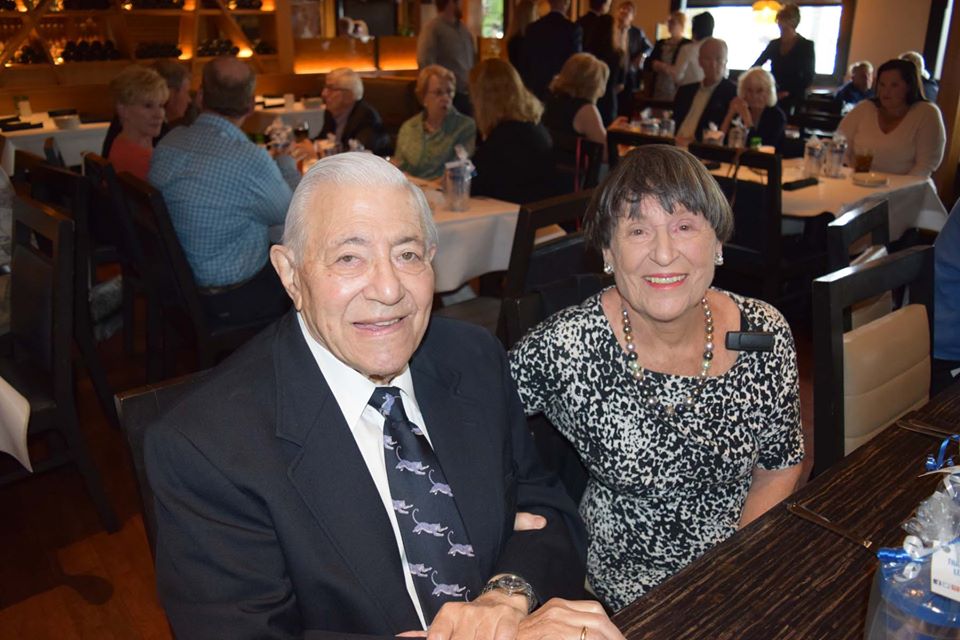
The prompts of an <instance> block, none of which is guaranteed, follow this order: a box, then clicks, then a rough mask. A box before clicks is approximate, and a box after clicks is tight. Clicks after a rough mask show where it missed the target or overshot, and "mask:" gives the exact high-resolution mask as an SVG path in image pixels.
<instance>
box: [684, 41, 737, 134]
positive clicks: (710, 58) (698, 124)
mask: <svg viewBox="0 0 960 640" xmlns="http://www.w3.org/2000/svg"><path fill="white" fill-rule="evenodd" d="M699 62H700V68H701V69H703V80H701V81H700V82H694V83H691V84H685V85H683V86H682V87H680V88H678V89H677V96H676V98H675V99H674V111H673V117H674V120H675V121H676V123H677V144H688V143H689V142H690V141H691V140H697V141H702V140H703V130H704V129H706V128H707V127H709V125H710V123H711V122H712V123H713V124H715V125H717V127H718V128H719V126H720V125H721V124H722V123H723V119H724V117H725V116H726V115H727V109H728V108H729V106H730V101H731V100H733V99H734V98H735V97H736V96H737V85H735V84H734V83H733V82H731V81H730V80H728V79H727V77H726V75H727V43H726V42H724V41H723V40H720V39H719V38H706V39H705V40H704V41H703V44H702V45H700V53H699Z"/></svg>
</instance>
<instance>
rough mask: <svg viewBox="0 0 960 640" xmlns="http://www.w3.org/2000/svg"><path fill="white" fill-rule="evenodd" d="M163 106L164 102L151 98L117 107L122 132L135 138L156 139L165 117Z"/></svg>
mask: <svg viewBox="0 0 960 640" xmlns="http://www.w3.org/2000/svg"><path fill="white" fill-rule="evenodd" d="M164 104H165V101H163V100H160V99H159V98H158V97H156V96H153V97H149V98H143V99H141V100H135V101H134V102H133V103H132V104H120V105H117V115H119V116H120V123H121V125H123V131H124V132H126V133H127V134H130V135H132V136H135V137H141V136H148V137H150V138H156V137H157V136H158V135H160V128H161V127H162V126H163V118H164V116H165V115H166V111H165V109H164Z"/></svg>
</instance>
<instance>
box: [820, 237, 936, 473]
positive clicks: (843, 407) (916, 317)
mask: <svg viewBox="0 0 960 640" xmlns="http://www.w3.org/2000/svg"><path fill="white" fill-rule="evenodd" d="M902 286H907V287H909V295H910V302H911V304H909V305H907V306H905V307H902V308H900V309H898V310H896V311H894V312H892V313H890V314H887V315H885V316H883V317H882V318H879V319H877V320H874V321H873V322H870V323H868V324H866V325H864V326H862V327H858V328H856V329H854V330H852V331H848V332H845V331H844V311H845V310H846V309H848V308H849V307H850V306H851V305H853V304H855V303H857V302H858V301H860V300H864V299H867V298H870V297H873V296H876V295H879V294H881V293H883V292H884V291H890V290H892V289H895V288H897V287H902ZM932 333H933V248H932V247H928V246H916V247H911V248H909V249H906V250H904V251H900V252H897V253H895V254H892V255H890V256H887V257H884V258H879V259H877V260H872V261H870V262H868V263H866V264H863V265H859V266H853V267H847V268H845V269H840V270H839V271H834V272H833V273H830V274H828V275H826V276H823V277H821V278H818V279H816V280H814V282H813V353H814V363H815V371H814V475H817V474H820V473H822V472H823V471H825V470H826V469H828V468H830V466H832V465H833V464H835V463H836V462H837V461H839V460H840V459H841V458H843V456H844V455H846V454H847V453H849V452H850V451H852V450H853V449H855V448H856V447H858V446H860V445H861V444H863V443H864V442H866V441H868V440H869V439H870V438H872V437H873V436H874V435H876V434H877V433H879V432H880V431H881V430H882V429H884V428H885V427H886V426H888V425H889V424H891V423H892V422H893V421H895V420H896V419H897V418H898V417H900V416H901V415H903V414H904V413H906V412H907V411H910V410H911V409H914V408H917V407H919V406H922V405H923V404H925V403H926V402H927V399H928V394H929V390H930V350H931V345H932V340H931V336H932Z"/></svg>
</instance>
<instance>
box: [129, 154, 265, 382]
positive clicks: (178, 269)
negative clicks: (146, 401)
mask: <svg viewBox="0 0 960 640" xmlns="http://www.w3.org/2000/svg"><path fill="white" fill-rule="evenodd" d="M119 180H120V189H121V192H122V193H123V196H124V199H125V202H126V204H127V211H128V213H129V216H130V219H131V222H132V224H133V227H134V233H135V235H136V242H137V244H138V245H139V257H140V260H142V262H141V264H139V265H138V266H137V270H138V271H139V273H140V274H141V275H142V277H143V280H144V284H145V286H146V290H147V297H148V304H147V307H148V313H147V334H148V339H147V345H148V357H147V381H148V382H155V381H157V380H160V379H166V378H170V377H172V375H173V371H174V366H175V362H174V357H175V350H174V348H175V345H176V344H177V343H178V342H179V341H183V340H185V341H187V342H189V343H192V344H193V345H195V346H196V352H197V359H196V360H197V361H196V368H197V369H207V368H209V367H211V366H213V365H214V364H216V361H217V358H218V357H219V356H220V355H222V354H224V353H226V352H229V351H231V350H233V349H235V348H237V347H238V346H240V345H241V344H243V342H245V341H246V340H248V339H249V338H251V337H252V336H253V335H254V334H255V333H256V332H257V331H259V330H260V329H262V328H263V327H264V326H266V325H267V324H269V323H270V322H272V321H273V318H266V319H262V320H257V321H255V322H245V323H227V322H224V321H223V320H220V319H219V318H214V317H212V316H210V315H208V314H207V313H206V312H205V310H204V308H203V303H202V300H201V295H200V291H199V289H198V287H197V284H196V281H195V280H194V279H193V271H192V269H191V268H190V264H189V263H188V262H187V258H186V256H185V255H184V253H183V247H182V246H181V245H180V240H179V238H178V237H177V234H176V231H175V230H174V228H173V223H172V222H171V221H170V215H169V214H168V213H167V207H166V204H165V203H164V201H163V196H162V195H161V193H160V192H159V191H158V190H157V189H155V188H153V187H152V186H151V185H150V184H148V183H147V182H145V181H143V180H141V179H139V178H137V177H136V176H132V175H130V174H129V173H121V174H120V176H119ZM178 339H179V340H178Z"/></svg>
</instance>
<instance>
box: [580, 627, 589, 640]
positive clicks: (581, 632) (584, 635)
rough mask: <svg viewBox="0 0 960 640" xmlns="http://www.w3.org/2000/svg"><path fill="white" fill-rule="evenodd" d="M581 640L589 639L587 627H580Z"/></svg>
mask: <svg viewBox="0 0 960 640" xmlns="http://www.w3.org/2000/svg"><path fill="white" fill-rule="evenodd" d="M580 640H587V627H586V626H584V627H583V628H582V629H580Z"/></svg>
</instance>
